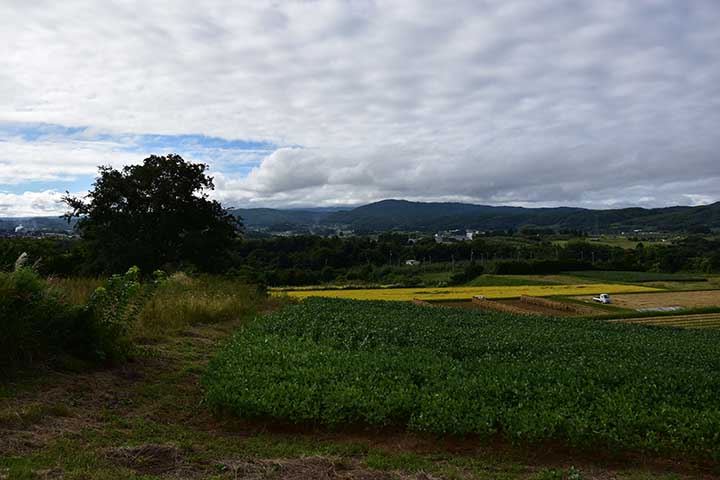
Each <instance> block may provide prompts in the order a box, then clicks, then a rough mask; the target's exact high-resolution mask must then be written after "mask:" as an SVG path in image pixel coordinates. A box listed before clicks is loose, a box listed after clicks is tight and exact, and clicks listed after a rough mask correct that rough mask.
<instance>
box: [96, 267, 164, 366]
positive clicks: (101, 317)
mask: <svg viewBox="0 0 720 480" xmlns="http://www.w3.org/2000/svg"><path fill="white" fill-rule="evenodd" d="M154 277H155V279H154V281H153V282H152V283H150V284H148V285H142V284H141V283H140V269H139V268H138V267H131V268H130V269H129V270H128V271H127V272H125V274H124V275H117V274H116V275H113V276H111V277H110V278H109V279H108V280H107V281H106V282H105V285H104V286H101V287H98V288H97V289H96V290H95V292H93V294H92V296H91V297H90V301H89V302H88V304H87V306H86V307H85V309H84V310H85V313H86V315H85V318H87V319H88V320H89V321H88V324H87V325H86V328H87V329H88V330H89V331H90V332H92V333H91V335H90V341H89V342H88V343H87V344H86V347H85V348H84V350H85V354H86V355H89V356H90V357H94V358H96V359H98V360H102V361H107V360H112V361H117V360H121V359H123V358H125V357H126V356H127V355H128V354H129V353H130V350H131V342H130V328H131V327H132V324H133V322H134V321H135V319H137V317H138V315H139V314H140V312H141V311H142V308H143V305H144V304H145V302H146V301H147V299H148V298H149V297H151V296H152V292H153V287H154V286H155V285H157V283H158V282H161V281H162V280H163V279H164V278H165V274H164V273H163V272H162V271H156V272H155V275H154Z"/></svg>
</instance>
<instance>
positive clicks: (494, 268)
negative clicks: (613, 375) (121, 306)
mask: <svg viewBox="0 0 720 480" xmlns="http://www.w3.org/2000/svg"><path fill="white" fill-rule="evenodd" d="M23 252H27V253H28V255H29V257H30V259H31V261H32V262H37V269H38V271H40V272H41V273H42V274H45V275H60V276H73V275H100V274H103V273H108V272H103V271H102V268H101V265H102V263H98V262H97V261H94V259H93V258H92V255H91V253H90V251H89V249H88V248H86V245H85V243H84V241H83V240H80V239H75V240H68V239H12V238H6V239H0V268H2V269H3V270H7V269H9V268H11V267H12V264H13V263H14V262H15V260H16V259H17V258H18V256H19V255H20V254H21V253H23ZM407 260H418V261H420V263H421V264H420V266H419V267H417V266H405V262H406V261H407ZM452 265H456V266H457V269H458V270H462V269H464V268H467V267H468V266H469V265H472V266H473V268H474V270H472V271H473V272H477V271H480V272H483V271H484V272H485V273H497V274H511V275H512V274H552V273H558V272H562V271H569V270H589V269H597V270H631V271H653V272H666V273H673V272H678V271H686V272H698V273H700V272H701V273H720V240H708V239H706V238H703V237H699V236H691V237H688V238H686V239H684V240H681V241H677V242H675V243H673V244H669V245H668V244H649V245H644V244H642V243H639V244H638V245H637V246H636V247H635V248H633V249H622V248H620V247H614V246H608V245H603V244H597V243H592V242H588V241H586V240H583V239H579V240H573V241H569V242H567V243H566V244H564V245H558V244H556V243H553V242H551V241H549V240H547V239H543V238H525V237H518V236H514V237H488V238H479V239H476V240H473V241H468V242H458V243H450V244H439V243H436V242H435V241H434V240H432V239H419V240H414V239H411V238H410V237H409V236H407V235H402V234H390V233H389V234H384V235H380V236H378V237H374V238H370V237H350V238H339V237H333V238H324V237H318V236H296V237H274V238H270V239H238V240H236V241H235V242H234V243H233V244H232V245H231V246H230V247H229V249H228V250H227V251H226V253H225V255H223V256H222V258H221V259H220V261H217V262H214V263H213V264H212V265H207V264H206V265H203V266H202V267H198V266H195V267H194V268H196V269H197V270H198V271H211V272H213V273H221V274H227V275H232V276H238V277H244V278H246V279H247V280H249V281H253V282H258V283H262V284H266V285H309V284H317V283H325V282H335V281H349V282H388V280H390V282H388V283H392V280H393V279H392V278H389V277H391V276H392V275H396V276H398V277H400V278H401V279H402V278H408V277H412V276H413V275H414V274H415V273H417V272H433V271H440V270H447V269H448V268H449V266H452ZM161 267H162V266H161ZM479 267H481V268H479ZM187 268H190V269H192V268H193V267H192V266H190V267H187V266H186V267H185V269H187Z"/></svg>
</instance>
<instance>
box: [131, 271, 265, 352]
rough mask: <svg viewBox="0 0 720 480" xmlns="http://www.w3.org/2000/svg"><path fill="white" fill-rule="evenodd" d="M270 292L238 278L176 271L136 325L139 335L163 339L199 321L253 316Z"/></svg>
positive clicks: (134, 331)
mask: <svg viewBox="0 0 720 480" xmlns="http://www.w3.org/2000/svg"><path fill="white" fill-rule="evenodd" d="M265 297H266V295H265V293H264V292H261V291H259V290H258V289H257V287H255V286H254V285H246V284H243V283H239V282H237V281H235V280H231V279H226V278H221V277H213V276H202V277H197V278H191V277H188V276H187V275H185V274H183V273H176V274H174V275H172V276H171V277H170V278H168V279H167V280H166V281H165V282H164V283H163V284H162V285H160V286H159V287H158V288H157V290H156V291H155V294H154V295H153V296H152V298H150V299H149V300H148V301H147V303H146V304H145V306H144V308H143V310H142V311H141V312H140V315H139V318H138V320H137V322H136V324H135V325H134V327H133V336H134V337H135V338H160V337H164V336H167V335H170V334H172V333H174V332H177V331H180V330H183V329H185V328H187V327H191V326H193V325H198V324H212V323H219V322H228V321H233V320H237V319H241V318H243V317H247V316H250V315H253V314H254V313H255V312H256V311H257V309H258V306H259V305H260V304H261V303H262V302H263V301H264V299H265Z"/></svg>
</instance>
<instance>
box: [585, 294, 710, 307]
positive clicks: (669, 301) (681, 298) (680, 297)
mask: <svg viewBox="0 0 720 480" xmlns="http://www.w3.org/2000/svg"><path fill="white" fill-rule="evenodd" d="M578 298H580V299H582V300H584V301H587V302H592V298H591V297H585V296H583V297H578ZM612 301H613V305H614V306H616V307H621V308H627V309H633V310H637V309H639V308H662V307H683V308H700V307H717V306H720V290H704V291H696V292H659V293H637V294H619V295H613V296H612Z"/></svg>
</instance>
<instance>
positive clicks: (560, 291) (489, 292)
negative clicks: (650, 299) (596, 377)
mask: <svg viewBox="0 0 720 480" xmlns="http://www.w3.org/2000/svg"><path fill="white" fill-rule="evenodd" d="M654 291H659V290H657V289H654V288H650V287H642V286H635V285H618V284H602V283H597V284H586V285H526V286H488V287H444V288H386V289H382V288H378V289H349V290H281V289H275V290H273V292H274V293H275V294H276V295H287V296H288V297H290V298H295V299H305V298H308V297H327V298H345V299H353V300H392V301H410V300H412V299H415V298H416V299H420V300H428V301H432V300H445V301H447V300H469V299H471V298H472V297H473V296H476V295H482V296H485V297H487V298H515V297H520V296H521V295H531V296H538V297H545V296H553V295H582V294H589V295H596V294H599V293H620V292H623V293H631V292H654Z"/></svg>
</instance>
